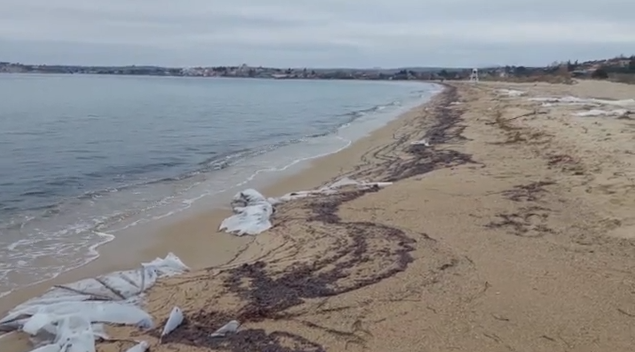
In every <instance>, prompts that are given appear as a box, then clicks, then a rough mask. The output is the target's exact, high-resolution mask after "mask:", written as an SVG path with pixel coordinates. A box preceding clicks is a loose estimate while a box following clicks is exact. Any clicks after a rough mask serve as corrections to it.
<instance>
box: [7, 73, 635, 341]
mask: <svg viewBox="0 0 635 352" xmlns="http://www.w3.org/2000/svg"><path fill="white" fill-rule="evenodd" d="M453 85H454V87H453V88H449V89H448V90H446V92H444V93H443V94H441V95H439V96H437V97H436V98H435V99H433V101H432V102H431V103H430V104H428V105H426V106H424V107H420V108H417V109H415V110H413V111H411V112H409V113H408V114H406V115H405V116H403V117H402V118H401V119H399V120H397V121H395V122H393V123H391V124H390V125H389V126H387V127H385V128H384V129H382V130H380V131H377V132H376V133H374V134H373V135H372V136H370V137H368V138H365V139H363V140H361V141H360V142H358V143H356V144H355V145H354V146H353V147H351V148H349V149H347V150H345V151H343V152H341V153H338V154H336V155H333V156H330V157H327V158H323V159H320V160H318V161H316V162H315V164H314V166H313V167H312V168H311V169H310V170H308V171H307V172H304V173H302V174H300V175H298V176H295V177H292V178H290V179H288V180H285V182H284V183H283V184H279V185H276V186H275V187H272V188H271V189H268V190H266V191H265V193H266V194H267V195H276V194H280V193H283V192H285V191H289V190H293V189H295V190H298V189H307V188H310V187H315V186H318V185H320V184H323V183H325V182H328V181H329V180H332V179H334V178H335V177H336V176H337V177H339V176H349V177H351V178H355V179H366V180H369V181H394V182H395V184H393V185H391V186H389V187H387V188H385V189H382V190H370V191H365V192H361V191H355V190H348V191H346V192H342V193H340V194H338V195H333V196H324V197H320V198H310V199H303V200H297V201H293V202H289V203H285V204H282V205H281V206H279V207H278V209H277V212H276V214H275V218H274V224H275V226H274V228H273V229H271V230H270V231H267V232H265V233H263V234H261V235H258V236H257V237H256V238H255V239H254V240H253V241H252V242H250V243H248V244H244V246H243V247H242V249H241V250H240V251H238V253H237V255H236V256H235V257H234V258H233V259H232V260H230V261H229V262H227V263H225V264H223V265H218V266H215V267H212V268H209V269H202V270H196V271H194V272H192V273H189V274H187V275H183V276H179V277H173V278H169V279H165V280H162V281H161V282H160V283H158V284H157V285H156V286H155V287H153V288H152V289H151V290H150V291H149V293H148V302H147V309H148V311H149V312H150V313H151V314H152V315H153V316H154V317H155V318H156V321H157V322H158V323H163V322H164V321H165V319H166V317H167V315H168V313H169V311H170V310H171V309H172V307H173V306H175V305H178V306H179V307H180V308H182V309H183V311H184V313H185V315H186V317H187V321H186V322H185V323H184V324H183V325H182V326H181V327H180V328H179V329H178V330H176V331H175V332H174V333H172V334H171V335H169V336H168V337H167V338H164V340H163V343H162V344H158V342H157V338H156V337H157V335H158V334H159V333H160V327H159V328H157V329H155V330H152V331H150V332H140V331H137V330H135V329H132V328H128V327H111V328H110V329H109V332H110V333H111V335H112V336H113V337H115V338H119V339H124V340H125V339H145V340H147V341H148V342H150V343H151V345H152V348H151V350H152V352H163V351H165V352H167V351H176V352H195V351H232V352H239V351H258V352H260V351H288V352H292V351H377V352H386V351H412V352H421V351H487V352H491V351H532V352H533V351H549V352H552V351H633V346H635V277H634V276H633V272H634V271H633V269H634V267H635V246H634V244H635V238H633V237H635V231H634V226H635V197H634V195H633V194H632V193H631V191H633V190H635V166H634V165H635V164H634V163H635V154H634V152H633V151H632V145H633V140H634V136H635V122H634V121H633V120H631V119H630V118H632V119H635V114H631V115H629V116H627V118H621V119H617V118H614V117H577V116H573V113H574V112H576V111H582V110H588V108H585V107H582V106H550V107H543V106H541V103H539V102H531V101H528V100H527V97H532V96H533V97H535V96H548V95H558V96H562V95H574V96H579V97H595V98H607V99H626V98H635V86H626V85H620V84H613V83H605V82H590V81H583V82H579V83H578V84H575V85H569V86H567V85H548V84H515V85H511V84H501V83H487V84H486V83H483V84H478V85H469V84H464V83H456V84H453ZM499 88H509V89H518V90H522V91H525V92H527V94H526V95H525V96H520V97H507V96H504V95H501V94H500V93H498V92H497V90H496V89H499ZM456 101H459V102H460V104H456V103H454V104H453V102H456ZM628 117H630V118H628ZM424 137H425V138H427V140H428V141H429V142H430V143H431V144H432V147H421V146H416V147H413V146H412V145H411V142H413V141H416V140H420V139H421V138H424ZM210 221H211V220H210V219H209V218H206V217H204V216H203V217H200V218H195V219H189V220H187V221H185V222H183V223H180V224H176V225H175V226H173V227H171V228H170V229H166V230H165V233H164V235H165V236H166V241H165V242H166V243H167V244H168V245H169V242H170V241H172V242H176V241H179V240H180V239H175V238H172V237H175V236H176V235H177V234H182V233H186V232H188V233H189V232H196V233H205V231H208V230H209V226H210V224H209V222H210ZM227 236H228V235H227ZM166 246H167V245H166ZM236 248H239V246H237V247H236ZM164 249H165V248H164ZM193 251H195V252H193V253H192V255H191V256H190V257H191V258H188V255H187V254H185V255H184V254H183V253H177V254H180V255H181V256H182V257H183V259H184V261H185V262H186V263H190V261H189V260H190V259H191V260H192V261H194V262H196V263H197V264H196V265H197V266H200V265H202V264H203V263H204V260H201V259H200V258H198V259H197V258H196V257H197V256H201V255H203V256H204V253H205V250H204V249H201V247H200V246H199V247H198V249H194V250H193ZM231 319H237V320H239V321H241V322H242V323H243V326H242V328H241V331H240V332H239V333H237V334H235V335H230V336H229V337H226V338H220V339H211V338H209V337H208V335H209V334H210V333H211V332H213V331H214V330H215V329H216V328H218V327H220V326H222V325H224V324H225V323H226V322H227V321H229V320H231ZM7 341H9V340H7ZM10 341H11V344H13V343H14V342H15V341H13V340H10ZM0 344H3V345H2V346H3V348H2V351H3V352H4V351H8V352H13V351H14V349H13V347H11V346H10V345H9V342H6V341H3V342H0ZM5 346H8V347H9V349H8V350H7V347H5ZM130 346H132V343H131V342H128V341H118V342H108V343H100V345H99V346H98V350H99V351H100V352H120V351H124V350H125V349H126V348H128V347H130Z"/></svg>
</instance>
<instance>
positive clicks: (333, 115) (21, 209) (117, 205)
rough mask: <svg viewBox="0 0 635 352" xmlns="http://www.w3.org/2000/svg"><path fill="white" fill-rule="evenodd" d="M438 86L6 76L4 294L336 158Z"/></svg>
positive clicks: (0, 268)
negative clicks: (140, 231) (160, 222)
mask: <svg viewBox="0 0 635 352" xmlns="http://www.w3.org/2000/svg"><path fill="white" fill-rule="evenodd" d="M438 91H440V87H439V86H437V85H432V84H425V83H420V82H419V83H413V82H387V81H385V82H369V81H319V80H259V79H220V78H180V77H133V76H92V75H14V74H4V75H2V74H0V296H2V295H6V294H8V293H9V292H10V291H12V290H14V289H16V288H19V287H22V286H26V285H30V284H33V283H36V282H40V281H42V280H47V279H50V278H53V277H55V276H56V275H59V274H60V273H62V272H64V271H67V270H70V269H72V268H76V267H79V266H81V265H84V264H86V263H87V262H89V261H91V260H94V259H95V258H97V257H98V251H97V248H98V246H99V245H100V244H103V243H105V242H107V241H110V240H112V239H113V238H115V237H116V236H117V233H119V232H122V231H123V230H130V228H131V227H134V226H137V225H139V224H143V223H148V222H152V221H155V220H157V219H162V218H165V217H168V216H170V215H173V214H176V213H179V212H181V211H183V210H186V209H188V208H190V207H192V205H193V204H196V203H197V202H199V203H200V202H203V203H204V202H205V201H206V200H209V199H210V198H212V197H214V195H215V194H218V193H219V192H222V191H224V190H226V189H229V188H231V187H236V186H237V185H241V184H244V183H246V182H247V181H249V180H253V179H256V178H258V177H264V175H265V174H266V175H268V176H269V177H271V175H275V173H276V172H279V171H282V170H285V169H287V168H288V167H290V166H291V165H294V164H295V163H297V162H298V161H301V160H308V159H311V158H315V157H318V156H321V155H327V154H329V153H334V152H336V151H338V150H341V149H343V148H345V147H347V146H348V145H350V143H352V141H354V140H356V139H359V138H360V137H363V136H364V135H366V134H367V133H368V132H369V131H371V130H374V129H376V128H378V127H381V126H382V125H384V124H385V123H387V122H388V121H390V120H391V119H393V118H394V117H396V116H397V115H398V114H399V113H401V112H404V111H405V110H407V109H409V108H412V107H414V106H416V105H418V104H420V103H422V102H424V101H425V100H427V99H429V98H430V97H431V96H432V95H433V94H435V93H437V92H438ZM129 232H130V231H127V233H129Z"/></svg>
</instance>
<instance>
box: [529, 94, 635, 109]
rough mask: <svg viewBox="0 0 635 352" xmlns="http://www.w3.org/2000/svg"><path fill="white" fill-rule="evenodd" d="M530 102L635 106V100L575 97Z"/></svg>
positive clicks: (549, 98)
mask: <svg viewBox="0 0 635 352" xmlns="http://www.w3.org/2000/svg"><path fill="white" fill-rule="evenodd" d="M527 100H529V101H536V102H542V103H543V104H542V106H545V107H548V106H557V105H590V106H600V105H613V106H623V107H628V106H635V99H623V100H607V99H595V98H578V97H574V96H564V97H537V98H528V99H527Z"/></svg>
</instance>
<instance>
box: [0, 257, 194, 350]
mask: <svg viewBox="0 0 635 352" xmlns="http://www.w3.org/2000/svg"><path fill="white" fill-rule="evenodd" d="M186 271H189V268H188V267H187V266H186V265H185V264H183V262H182V261H181V260H180V259H179V258H178V257H177V256H176V255H174V254H172V253H169V254H168V255H167V256H166V257H165V258H163V259H161V258H157V259H155V260H153V261H151V262H149V263H143V264H141V267H140V268H139V269H138V270H128V271H119V272H114V273H111V274H108V275H103V276H99V277H97V278H94V279H85V280H81V281H77V282H75V283H72V284H68V285H65V286H54V287H53V288H51V289H50V290H49V291H47V292H46V293H45V294H44V295H42V296H39V297H36V298H33V299H30V300H28V301H26V302H24V303H22V304H20V305H18V306H17V307H15V308H14V309H12V310H11V311H9V313H8V315H7V316H6V317H4V318H3V319H1V320H0V331H23V332H25V333H27V334H29V335H31V336H32V337H33V339H32V340H34V341H35V347H36V348H35V349H34V350H32V352H33V351H37V352H92V351H95V340H96V339H108V336H107V335H106V334H105V332H104V328H103V325H102V324H103V323H105V324H119V325H131V326H137V327H139V328H141V329H149V328H152V327H153V326H154V324H153V321H152V316H150V314H148V313H146V312H145V311H144V310H143V309H141V308H140V307H139V304H140V303H141V300H142V295H143V293H144V292H145V291H146V290H147V289H148V288H150V287H152V286H153V285H154V284H155V283H156V280H157V278H159V277H165V276H172V275H177V274H181V273H184V272H186ZM140 348H141V347H139V351H142V349H140ZM133 351H135V352H136V350H133Z"/></svg>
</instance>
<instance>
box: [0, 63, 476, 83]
mask: <svg viewBox="0 0 635 352" xmlns="http://www.w3.org/2000/svg"><path fill="white" fill-rule="evenodd" d="M463 71H469V70H468V69H463V68H453V69H452V68H433V67H430V68H428V67H417V68H397V69H379V68H378V69H344V68H333V69H317V68H316V69H311V68H302V69H297V68H288V69H281V68H272V67H262V66H258V67H252V66H247V65H240V66H215V67H190V68H180V67H160V66H136V65H132V66H75V65H28V64H21V63H11V62H0V73H39V74H97V75H132V76H170V77H236V78H261V79H352V80H441V79H444V78H449V77H445V76H446V74H448V73H454V74H455V75H458V74H460V73H462V72H463Z"/></svg>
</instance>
